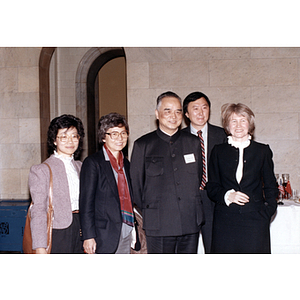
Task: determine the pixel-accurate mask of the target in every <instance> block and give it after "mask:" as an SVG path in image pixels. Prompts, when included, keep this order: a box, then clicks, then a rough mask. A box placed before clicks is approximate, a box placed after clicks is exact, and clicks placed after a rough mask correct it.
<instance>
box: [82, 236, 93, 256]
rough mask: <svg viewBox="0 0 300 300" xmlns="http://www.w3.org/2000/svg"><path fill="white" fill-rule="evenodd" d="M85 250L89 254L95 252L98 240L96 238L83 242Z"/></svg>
mask: <svg viewBox="0 0 300 300" xmlns="http://www.w3.org/2000/svg"><path fill="white" fill-rule="evenodd" d="M83 249H84V252H85V253H87V254H95V251H96V241H95V239H88V240H85V241H84V242H83Z"/></svg>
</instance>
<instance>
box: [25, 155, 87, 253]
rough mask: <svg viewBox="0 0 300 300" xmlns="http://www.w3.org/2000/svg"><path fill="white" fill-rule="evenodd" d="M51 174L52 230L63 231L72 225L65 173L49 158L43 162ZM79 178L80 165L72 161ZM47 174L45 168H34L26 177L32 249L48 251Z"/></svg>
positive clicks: (57, 160)
mask: <svg viewBox="0 0 300 300" xmlns="http://www.w3.org/2000/svg"><path fill="white" fill-rule="evenodd" d="M45 162H46V163H48V164H49V166H50V167H51V170H52V173H53V210H54V220H53V228H54V229H63V228H67V227H69V226H70V225H71V223H72V220H73V216H72V208H71V199H70V194H69V186H68V179H67V173H66V171H65V166H64V163H63V162H62V161H61V160H60V159H59V158H56V157H54V155H51V156H50V157H49V158H48V159H46V160H45ZM73 163H74V166H75V169H76V170H77V172H78V176H79V173H80V169H81V164H82V163H81V161H74V162H73ZM49 183H50V173H49V169H48V167H47V166H46V165H45V164H43V163H42V164H39V165H34V166H32V167H31V169H30V173H29V179H28V184H29V190H30V194H31V199H32V203H33V206H32V208H31V233H32V249H36V248H39V247H43V248H46V247H47V210H48V201H49Z"/></svg>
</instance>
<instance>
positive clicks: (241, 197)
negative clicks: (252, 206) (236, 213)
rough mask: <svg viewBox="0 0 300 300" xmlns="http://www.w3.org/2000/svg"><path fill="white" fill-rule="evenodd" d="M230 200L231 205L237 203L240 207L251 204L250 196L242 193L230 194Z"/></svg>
mask: <svg viewBox="0 0 300 300" xmlns="http://www.w3.org/2000/svg"><path fill="white" fill-rule="evenodd" d="M228 200H229V201H230V202H231V203H235V204H238V205H245V204H246V203H248V202H249V196H247V195H246V194H244V193H242V192H233V193H230V194H229V196H228Z"/></svg>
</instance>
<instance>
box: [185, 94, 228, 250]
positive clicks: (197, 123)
mask: <svg viewBox="0 0 300 300" xmlns="http://www.w3.org/2000/svg"><path fill="white" fill-rule="evenodd" d="M210 107H211V103H210V100H209V99H208V97H207V96H206V95H205V94H203V93H201V92H193V93H191V94H189V95H188V96H187V97H186V98H185V99H184V101H183V113H184V115H185V117H186V118H187V123H189V126H188V127H186V128H184V129H182V131H184V132H190V133H192V134H194V135H196V136H199V139H200V141H201V139H202V143H203V146H204V148H203V149H202V152H203V158H204V166H205V167H204V170H203V172H204V175H206V174H207V166H208V163H209V159H210V153H211V150H212V149H213V147H214V146H215V145H217V144H221V143H223V142H225V141H226V133H225V131H224V129H223V128H221V127H218V126H214V125H211V124H210V123H208V120H209V116H210ZM200 130H201V135H202V136H200V132H199V131H200ZM206 181H207V176H204V177H203V182H202V184H201V187H200V193H201V198H202V201H203V206H204V215H205V224H204V225H203V226H202V228H201V234H202V240H203V245H204V250H205V253H210V250H211V238H212V222H213V212H214V202H212V201H211V200H210V199H209V198H208V196H207V192H206V187H205V183H206Z"/></svg>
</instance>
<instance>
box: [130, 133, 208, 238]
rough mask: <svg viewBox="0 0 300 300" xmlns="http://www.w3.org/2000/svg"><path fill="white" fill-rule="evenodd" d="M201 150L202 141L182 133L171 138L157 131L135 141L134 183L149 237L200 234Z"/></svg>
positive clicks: (132, 164) (132, 179)
mask: <svg viewBox="0 0 300 300" xmlns="http://www.w3.org/2000/svg"><path fill="white" fill-rule="evenodd" d="M200 149H201V145H200V141H199V138H197V137H196V136H193V135H191V134H189V133H186V132H182V131H178V132H177V133H175V134H174V135H173V136H171V137H170V136H168V135H166V134H164V133H163V132H162V131H161V130H159V129H157V130H156V131H153V132H151V133H148V134H146V135H144V136H142V137H141V138H139V139H138V140H136V141H135V143H134V146H133V151H132V156H131V167H130V170H131V182H132V187H133V194H134V202H135V203H136V204H137V206H138V207H139V208H140V209H141V210H142V213H143V218H144V219H143V222H144V224H143V226H144V229H145V231H146V235H149V236H178V235H184V234H191V233H196V232H199V230H200V228H201V227H200V226H201V224H202V223H203V208H202V201H201V196H200V192H199V186H200V180H201V177H202V158H201V150H200Z"/></svg>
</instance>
